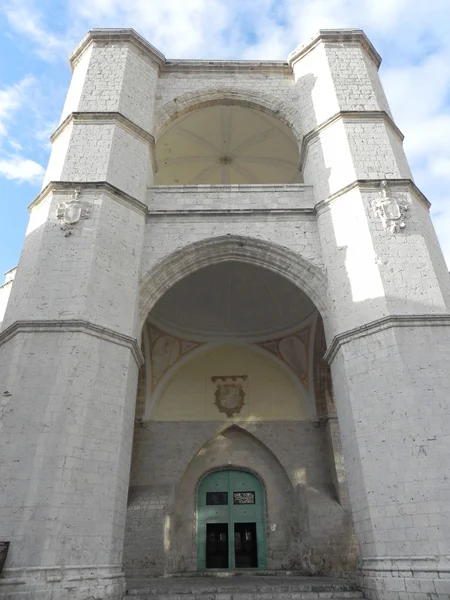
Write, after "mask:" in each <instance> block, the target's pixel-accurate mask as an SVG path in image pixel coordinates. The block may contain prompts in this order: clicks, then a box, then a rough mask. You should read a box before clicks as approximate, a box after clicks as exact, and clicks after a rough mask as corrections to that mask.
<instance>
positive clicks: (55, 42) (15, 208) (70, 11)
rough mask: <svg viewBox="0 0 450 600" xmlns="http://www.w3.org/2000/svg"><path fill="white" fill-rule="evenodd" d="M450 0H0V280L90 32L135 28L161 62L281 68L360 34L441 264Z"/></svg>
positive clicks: (448, 160)
mask: <svg viewBox="0 0 450 600" xmlns="http://www.w3.org/2000/svg"><path fill="white" fill-rule="evenodd" d="M449 22H450V2H449V0H428V2H423V1H422V0H420V1H419V0H258V1H256V0H127V2H123V0H120V1H119V0H66V1H63V0H59V1H58V0H38V1H33V0H1V1H0V36H1V37H0V57H1V58H0V283H1V275H2V273H3V272H5V271H7V270H8V269H10V268H12V267H14V266H15V265H16V263H17V261H18V258H19V253H20V248H21V245H22V241H23V236H24V233H25V229H26V225H27V221H28V213H27V210H26V207H27V206H28V204H29V203H30V202H31V201H32V200H33V198H34V197H35V196H36V195H37V193H38V192H39V189H40V184H41V181H42V177H43V174H44V170H45V167H46V165H47V161H48V156H49V152H50V144H49V141H48V138H49V136H50V134H51V132H52V131H53V130H54V129H55V127H56V124H57V122H58V120H59V115H60V112H61V109H62V106H63V102H64V98H65V93H66V90H67V87H68V84H69V81H70V69H69V66H68V61H67V57H68V54H69V53H70V51H71V50H72V49H73V48H74V47H75V45H76V44H77V43H78V41H79V40H80V39H81V38H82V37H83V35H84V34H85V32H86V31H87V30H88V29H89V28H91V27H133V28H135V29H136V30H137V31H138V32H139V33H141V34H142V35H143V36H144V37H146V38H147V39H148V40H149V41H150V42H151V43H152V44H153V45H155V46H156V47H157V48H158V49H159V50H161V51H162V52H163V53H164V54H165V55H166V57H168V58H230V59H231V58H243V59H286V57H287V55H288V53H289V52H290V51H291V50H293V49H294V48H295V47H296V46H298V45H299V44H300V43H302V42H304V41H306V40H307V39H308V38H309V37H311V36H312V35H313V34H314V33H315V32H316V31H317V30H318V29H320V28H330V27H360V28H362V29H364V30H365V31H366V33H367V34H368V36H369V37H370V39H371V40H372V42H373V43H374V45H375V47H376V48H377V50H378V51H379V52H380V54H381V55H382V57H383V64H382V67H381V70H380V75H381V78H382V81H383V84H384V86H385V90H386V93H387V96H388V99H389V102H390V105H391V108H392V111H393V114H394V117H395V119H396V122H397V124H398V125H399V127H400V129H401V130H402V131H403V133H404V134H405V136H406V140H405V149H406V152H407V155H408V158H409V160H410V164H411V167H412V170H413V174H414V177H415V180H416V183H417V184H418V185H419V187H420V188H421V189H422V191H423V192H424V193H425V195H426V196H427V197H428V199H429V200H430V201H431V202H432V205H433V208H432V217H433V221H434V224H435V227H436V229H437V232H438V236H439V239H440V242H441V245H442V247H443V249H444V253H445V255H446V258H447V263H448V264H449V265H450V191H449V189H450V142H449V140H450V36H449V35H448V31H447V29H448V23H449Z"/></svg>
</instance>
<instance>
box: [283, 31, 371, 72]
mask: <svg viewBox="0 0 450 600" xmlns="http://www.w3.org/2000/svg"><path fill="white" fill-rule="evenodd" d="M321 43H324V44H339V45H344V44H348V45H354V44H358V45H360V46H361V47H362V48H364V50H365V51H366V52H367V54H368V56H369V57H370V59H371V60H372V61H373V62H374V63H375V66H376V67H377V69H378V68H379V67H380V64H381V56H380V55H379V54H378V52H377V51H376V50H375V47H374V46H373V44H372V42H371V41H370V40H369V38H368V37H367V36H366V34H365V33H364V31H363V30H362V29H319V31H318V33H316V35H315V36H314V37H313V38H311V39H310V40H309V42H306V44H302V45H301V46H299V47H298V48H296V49H295V50H294V51H293V52H291V53H290V54H289V56H288V64H289V66H291V67H292V66H293V65H294V63H296V62H297V61H298V60H301V59H302V58H303V57H304V56H305V55H306V54H308V53H309V52H311V51H312V50H314V49H315V48H316V47H317V46H318V45H319V44H321Z"/></svg>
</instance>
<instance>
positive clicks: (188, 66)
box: [163, 59, 293, 77]
mask: <svg viewBox="0 0 450 600" xmlns="http://www.w3.org/2000/svg"><path fill="white" fill-rule="evenodd" d="M208 72H220V73H221V74H223V73H227V74H229V73H279V74H280V75H281V76H289V77H292V76H293V72H292V68H291V67H290V66H289V65H288V63H287V62H285V61H281V60H190V59H186V60H183V59H180V60H167V61H166V62H165V64H164V68H163V73H208Z"/></svg>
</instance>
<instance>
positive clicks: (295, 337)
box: [147, 322, 311, 393]
mask: <svg viewBox="0 0 450 600" xmlns="http://www.w3.org/2000/svg"><path fill="white" fill-rule="evenodd" d="M147 331H148V339H149V345H150V363H151V365H150V366H151V393H153V392H154V391H155V389H156V386H157V385H158V384H159V383H160V381H161V380H162V378H163V377H164V375H165V374H166V373H168V371H169V370H170V369H171V368H172V367H174V366H175V365H176V364H177V363H178V362H179V361H180V360H181V359H182V358H183V357H184V356H186V355H187V354H189V353H191V352H192V351H193V350H196V349H197V348H200V347H201V346H205V345H206V343H205V342H196V341H193V340H185V339H182V338H179V337H176V336H174V335H171V334H168V333H166V332H164V331H162V330H161V329H159V328H158V327H156V326H155V325H154V324H152V323H150V322H148V323H147ZM310 341H311V325H308V326H306V327H303V328H302V329H300V330H299V331H297V332H295V333H292V334H289V335H286V336H283V337H280V338H277V339H271V340H267V341H263V342H256V343H255V344H254V345H255V346H258V347H259V348H262V349H263V350H265V351H266V352H269V353H270V354H272V355H273V356H276V357H277V359H278V360H279V361H281V362H282V363H284V364H285V365H287V366H288V367H289V369H290V370H291V371H292V372H293V373H294V375H295V376H296V377H297V378H298V380H299V381H300V382H301V384H302V385H303V386H304V387H305V388H306V389H308V385H309V376H308V374H309V354H310ZM230 377H231V376H230ZM218 379H220V377H219V378H218Z"/></svg>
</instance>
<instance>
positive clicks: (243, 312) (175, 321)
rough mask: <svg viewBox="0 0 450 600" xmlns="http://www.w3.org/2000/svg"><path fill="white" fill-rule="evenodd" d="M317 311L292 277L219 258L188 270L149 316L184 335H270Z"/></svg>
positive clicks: (287, 331)
mask: <svg viewBox="0 0 450 600" xmlns="http://www.w3.org/2000/svg"><path fill="white" fill-rule="evenodd" d="M314 310H315V307H314V304H313V303H312V302H311V300H310V299H309V298H308V296H306V295H305V294H304V293H303V292H302V291H301V290H300V289H299V288H297V287H296V286H294V285H293V284H292V283H291V282H290V281H288V280H287V279H285V278H284V277H282V276H281V275H278V274H276V273H273V272H272V271H269V270H268V269H264V268H262V267H257V266H254V265H249V264H246V263H241V262H234V261H229V262H223V263H219V264H217V265H212V266H209V267H205V268H203V269H200V270H199V271H196V272H195V273H192V274H191V275H188V276H187V277H186V278H185V279H182V280H181V281H179V282H178V283H177V284H175V285H174V286H173V287H172V288H170V289H169V290H168V291H167V292H166V293H165V294H164V296H163V297H162V298H161V299H160V300H159V302H157V304H156V305H155V307H154V308H153V310H152V311H151V313H150V320H151V321H153V322H154V323H155V324H156V325H158V326H159V327H160V328H161V329H163V330H164V331H169V332H171V333H174V334H176V335H179V336H180V337H185V338H186V339H192V340H195V339H205V338H209V339H210V338H242V339H253V338H258V339H269V338H271V337H277V336H279V335H283V334H285V333H290V332H291V331H292V330H293V329H295V328H296V327H297V326H298V325H299V324H300V323H301V322H302V321H304V320H305V319H306V318H307V317H308V316H310V315H311V314H312V313H313V311H314Z"/></svg>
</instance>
